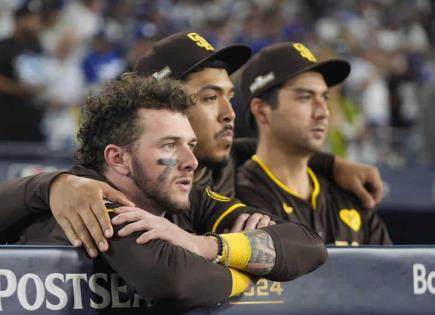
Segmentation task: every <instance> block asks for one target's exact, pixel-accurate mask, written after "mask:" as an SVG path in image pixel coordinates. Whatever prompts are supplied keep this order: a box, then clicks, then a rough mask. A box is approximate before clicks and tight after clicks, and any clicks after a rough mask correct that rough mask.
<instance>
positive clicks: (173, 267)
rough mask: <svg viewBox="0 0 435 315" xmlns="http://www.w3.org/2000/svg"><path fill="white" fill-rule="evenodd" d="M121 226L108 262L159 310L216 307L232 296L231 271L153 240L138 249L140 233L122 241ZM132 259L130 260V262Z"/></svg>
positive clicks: (107, 254) (178, 248) (112, 240)
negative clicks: (120, 235) (137, 239)
mask: <svg viewBox="0 0 435 315" xmlns="http://www.w3.org/2000/svg"><path fill="white" fill-rule="evenodd" d="M120 228H122V225H121V226H114V229H115V236H114V237H113V238H111V239H110V240H109V251H107V252H105V253H102V255H103V258H104V259H105V260H106V262H107V263H108V264H109V265H110V266H111V267H112V268H113V269H114V270H115V271H117V272H118V273H119V274H120V275H121V277H122V278H124V279H125V280H126V282H127V283H128V284H129V285H131V286H132V287H134V288H135V290H136V291H137V293H138V294H140V295H141V296H142V297H143V298H145V300H147V301H152V302H153V303H154V304H155V306H156V307H157V308H158V309H161V308H165V305H168V307H169V308H170V309H172V308H174V309H176V310H188V309H192V308H196V307H207V306H213V305H216V304H218V303H220V302H222V301H224V300H225V299H226V298H228V297H229V296H230V294H231V292H232V285H233V283H232V282H233V280H232V275H231V272H230V270H229V269H227V268H225V267H223V266H221V265H218V264H214V263H212V262H209V261H207V260H206V259H204V258H202V257H200V256H198V255H195V254H193V253H191V252H189V251H187V250H185V249H183V248H181V247H179V246H173V245H170V244H168V243H167V242H165V241H161V240H153V241H150V242H148V243H147V244H144V245H138V244H137V243H136V238H137V237H139V235H140V234H141V233H139V232H137V233H135V234H133V235H130V236H127V237H118V236H116V235H117V231H118V230H119V229H120ZM126 257H128V259H126Z"/></svg>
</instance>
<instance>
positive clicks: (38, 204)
mask: <svg viewBox="0 0 435 315" xmlns="http://www.w3.org/2000/svg"><path fill="white" fill-rule="evenodd" d="M63 173H64V172H50V173H42V174H38V175H33V176H27V177H22V178H18V179H14V180H11V181H8V182H5V183H2V184H0V202H1V208H0V234H1V238H2V241H8V240H6V239H5V240H4V239H3V234H4V235H16V234H17V232H15V230H16V229H19V227H20V226H21V225H25V224H27V223H28V222H29V220H32V218H34V217H35V215H40V214H41V213H42V214H43V213H46V212H47V209H48V208H49V190H50V185H51V183H52V182H53V180H54V179H55V178H57V176H59V175H60V174H63Z"/></svg>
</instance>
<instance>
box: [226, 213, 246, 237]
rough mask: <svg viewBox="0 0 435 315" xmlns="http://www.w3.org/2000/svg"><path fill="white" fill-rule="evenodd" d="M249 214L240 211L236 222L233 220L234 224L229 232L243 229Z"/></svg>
mask: <svg viewBox="0 0 435 315" xmlns="http://www.w3.org/2000/svg"><path fill="white" fill-rule="evenodd" d="M248 218H249V214H248V213H242V214H241V215H239V217H238V218H237V220H236V222H234V225H233V226H232V228H231V230H230V233H237V232H241V231H243V228H244V226H245V222H246V220H248Z"/></svg>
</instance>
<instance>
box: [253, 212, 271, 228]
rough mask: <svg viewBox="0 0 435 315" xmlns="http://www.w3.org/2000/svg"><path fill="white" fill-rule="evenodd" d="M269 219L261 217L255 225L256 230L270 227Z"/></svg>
mask: <svg viewBox="0 0 435 315" xmlns="http://www.w3.org/2000/svg"><path fill="white" fill-rule="evenodd" d="M270 222H271V221H270V217H269V216H268V215H263V216H261V219H260V221H258V223H257V227H256V228H257V229H259V228H262V227H266V226H269V225H270Z"/></svg>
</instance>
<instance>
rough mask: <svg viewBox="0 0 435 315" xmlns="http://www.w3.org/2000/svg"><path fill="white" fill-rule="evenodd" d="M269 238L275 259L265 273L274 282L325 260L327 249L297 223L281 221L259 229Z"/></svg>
mask: <svg viewBox="0 0 435 315" xmlns="http://www.w3.org/2000/svg"><path fill="white" fill-rule="evenodd" d="M262 229H263V230H265V231H266V232H267V233H269V235H270V236H271V237H272V240H273V244H274V246H275V252H276V261H275V266H274V268H273V269H272V271H271V272H270V273H269V274H268V275H266V276H264V277H265V278H267V279H270V280H274V281H289V280H292V279H295V278H297V277H299V276H301V275H304V274H306V273H309V272H311V271H313V270H315V269H317V268H318V267H320V266H321V265H322V264H324V263H325V261H326V259H327V257H328V252H327V251H326V248H325V245H324V243H323V240H322V239H321V238H320V236H319V235H318V234H317V233H316V232H314V231H313V230H311V229H310V228H308V227H307V226H305V225H303V224H299V223H290V222H288V223H282V224H277V225H271V226H268V227H264V228H262Z"/></svg>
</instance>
